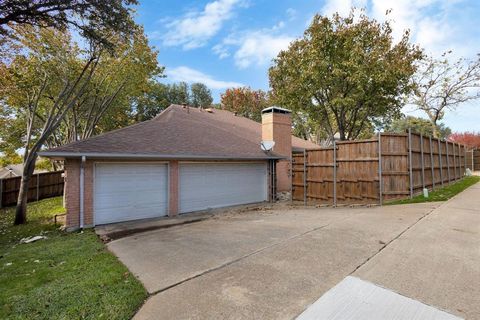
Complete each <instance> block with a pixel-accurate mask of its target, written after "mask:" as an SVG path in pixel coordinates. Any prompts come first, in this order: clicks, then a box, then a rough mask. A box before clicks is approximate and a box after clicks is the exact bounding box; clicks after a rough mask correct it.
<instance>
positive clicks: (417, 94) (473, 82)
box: [410, 52, 480, 137]
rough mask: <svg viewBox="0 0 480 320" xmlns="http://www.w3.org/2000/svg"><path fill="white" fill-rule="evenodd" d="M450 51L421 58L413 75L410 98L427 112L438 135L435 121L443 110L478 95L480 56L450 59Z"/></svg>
mask: <svg viewBox="0 0 480 320" xmlns="http://www.w3.org/2000/svg"><path fill="white" fill-rule="evenodd" d="M450 53H451V52H447V53H444V54H443V56H442V58H441V59H435V58H433V57H428V58H427V59H424V60H423V61H421V62H420V63H419V65H420V67H419V71H418V72H417V73H416V75H415V77H414V83H415V90H414V91H413V95H412V98H411V101H410V102H411V103H412V104H414V105H416V106H417V107H418V108H419V109H420V110H422V111H424V112H425V114H426V115H427V116H428V118H429V119H430V123H431V126H432V129H433V134H434V136H436V137H440V136H441V132H439V131H438V130H437V129H438V128H439V125H438V122H439V121H441V120H442V119H443V117H444V116H445V112H446V111H448V110H454V109H456V108H457V107H458V106H459V105H461V104H463V103H466V102H468V101H474V100H478V99H479V98H480V90H479V89H480V56H478V57H477V58H476V59H473V60H467V59H464V58H461V59H459V60H457V61H456V62H454V63H451V62H450V61H449V59H448V58H447V56H448V54H450Z"/></svg>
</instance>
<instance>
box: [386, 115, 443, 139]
mask: <svg viewBox="0 0 480 320" xmlns="http://www.w3.org/2000/svg"><path fill="white" fill-rule="evenodd" d="M385 129H386V130H387V131H390V132H396V133H405V132H407V130H408V129H411V130H412V132H415V133H420V134H422V135H424V136H433V135H434V130H433V127H432V124H431V123H430V121H429V120H427V119H423V118H417V117H413V116H407V117H401V118H399V119H395V120H393V121H392V123H391V124H390V125H389V126H387V127H386V128H385ZM436 131H437V138H441V139H446V138H447V137H448V136H449V135H450V134H451V133H452V130H450V128H449V127H447V126H445V125H444V124H443V123H438V124H437V128H436Z"/></svg>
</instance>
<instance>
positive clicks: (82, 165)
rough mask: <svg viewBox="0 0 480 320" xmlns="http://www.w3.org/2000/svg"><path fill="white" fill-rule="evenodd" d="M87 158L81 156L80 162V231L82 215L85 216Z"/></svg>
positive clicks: (83, 219)
mask: <svg viewBox="0 0 480 320" xmlns="http://www.w3.org/2000/svg"><path fill="white" fill-rule="evenodd" d="M86 160H87V157H85V156H82V162H81V163H80V229H83V227H84V221H85V218H84V215H85V206H84V200H85V162H86Z"/></svg>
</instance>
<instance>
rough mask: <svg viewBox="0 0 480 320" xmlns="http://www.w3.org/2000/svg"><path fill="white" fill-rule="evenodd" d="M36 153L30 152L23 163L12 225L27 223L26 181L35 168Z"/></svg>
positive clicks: (28, 180)
mask: <svg viewBox="0 0 480 320" xmlns="http://www.w3.org/2000/svg"><path fill="white" fill-rule="evenodd" d="M36 159H37V155H36V153H34V154H32V153H30V154H29V156H28V157H27V159H26V160H25V161H24V164H23V172H22V179H21V180H20V190H19V192H18V200H17V208H16V210H15V221H14V223H13V224H14V225H19V224H25V223H27V201H28V183H29V182H30V178H31V177H32V174H33V171H34V170H35V160H36Z"/></svg>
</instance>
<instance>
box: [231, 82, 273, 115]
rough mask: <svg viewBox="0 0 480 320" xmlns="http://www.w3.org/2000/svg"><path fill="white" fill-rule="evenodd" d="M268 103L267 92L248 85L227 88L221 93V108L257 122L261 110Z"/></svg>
mask: <svg viewBox="0 0 480 320" xmlns="http://www.w3.org/2000/svg"><path fill="white" fill-rule="evenodd" d="M269 104H270V102H269V96H268V93H267V92H265V91H263V90H252V89H251V88H249V87H241V88H231V89H227V90H226V91H225V93H223V94H222V95H221V105H222V109H225V110H228V111H231V112H234V113H236V114H237V115H239V116H242V117H245V118H249V119H252V120H254V121H257V122H260V121H261V120H262V110H263V109H264V108H266V107H268V106H269Z"/></svg>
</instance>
